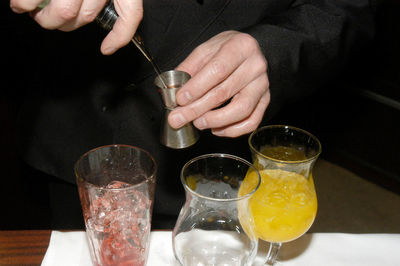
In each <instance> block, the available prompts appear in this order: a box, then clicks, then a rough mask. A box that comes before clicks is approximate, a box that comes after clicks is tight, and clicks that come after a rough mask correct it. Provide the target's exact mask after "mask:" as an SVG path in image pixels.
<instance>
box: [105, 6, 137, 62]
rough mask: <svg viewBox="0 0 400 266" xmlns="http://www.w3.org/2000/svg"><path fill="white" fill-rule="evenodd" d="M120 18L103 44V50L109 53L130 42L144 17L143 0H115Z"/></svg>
mask: <svg viewBox="0 0 400 266" xmlns="http://www.w3.org/2000/svg"><path fill="white" fill-rule="evenodd" d="M114 6H115V10H116V11H117V13H118V16H119V17H118V19H117V21H116V22H115V24H114V27H113V29H112V30H111V31H110V32H109V34H108V35H107V36H106V38H105V39H104V41H103V43H102V44H101V48H100V50H101V52H102V53H103V54H106V55H109V54H112V53H114V52H115V51H116V50H118V49H119V48H121V47H123V46H125V45H126V44H128V43H129V42H130V41H131V40H132V38H133V36H134V34H135V32H136V30H137V28H138V26H139V23H140V21H141V20H142V18H143V3H142V0H115V1H114Z"/></svg>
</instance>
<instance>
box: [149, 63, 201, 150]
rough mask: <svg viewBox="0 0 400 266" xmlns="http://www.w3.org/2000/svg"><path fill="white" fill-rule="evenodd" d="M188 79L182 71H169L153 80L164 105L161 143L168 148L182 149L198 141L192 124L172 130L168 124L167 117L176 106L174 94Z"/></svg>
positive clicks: (187, 75) (197, 135) (197, 134)
mask: <svg viewBox="0 0 400 266" xmlns="http://www.w3.org/2000/svg"><path fill="white" fill-rule="evenodd" d="M189 79H190V75H189V74H188V73H186V72H183V71H177V70H170V71H166V72H163V73H161V75H159V76H157V77H156V79H155V80H154V83H155V85H156V86H157V87H158V88H159V89H160V91H161V96H162V99H163V101H164V105H165V114H164V121H163V123H162V125H161V136H160V140H161V143H162V144H163V145H165V146H167V147H169V148H173V149H183V148H187V147H189V146H192V145H193V144H195V143H196V142H197V140H198V139H199V133H198V131H197V130H196V129H195V128H194V126H193V125H192V123H188V124H186V125H184V126H183V127H181V128H179V129H174V128H172V127H170V125H169V124H168V115H169V113H170V112H171V111H172V110H174V108H175V107H176V106H177V104H176V98H175V96H176V92H177V91H178V90H179V88H181V87H182V86H183V84H185V82H186V81H188V80H189ZM164 84H166V85H167V87H165V85H164Z"/></svg>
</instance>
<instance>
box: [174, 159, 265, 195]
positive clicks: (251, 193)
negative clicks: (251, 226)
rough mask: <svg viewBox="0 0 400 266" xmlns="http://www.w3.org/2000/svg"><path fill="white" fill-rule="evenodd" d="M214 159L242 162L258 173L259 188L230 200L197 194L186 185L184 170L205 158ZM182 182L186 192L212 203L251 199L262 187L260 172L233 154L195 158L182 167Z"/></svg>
mask: <svg viewBox="0 0 400 266" xmlns="http://www.w3.org/2000/svg"><path fill="white" fill-rule="evenodd" d="M212 157H214V158H215V157H218V158H229V159H234V160H236V161H240V162H242V163H244V164H246V165H248V166H249V168H252V170H254V171H255V172H256V173H257V176H258V183H257V186H256V187H255V188H254V189H253V190H252V191H250V192H248V193H246V194H245V195H243V196H240V197H239V196H236V197H234V198H229V199H217V198H212V197H208V196H205V195H202V194H200V193H197V192H196V191H194V190H192V189H191V188H190V187H189V186H188V185H187V184H186V182H185V177H184V176H183V172H184V170H185V169H186V168H187V167H188V166H189V165H190V164H192V163H194V162H196V161H199V160H202V159H205V158H212ZM181 182H182V184H183V187H184V188H185V190H187V191H189V192H190V193H192V194H194V195H196V196H197V197H199V198H203V199H206V200H210V201H219V202H231V201H239V200H242V199H245V198H249V197H251V196H252V195H253V194H254V193H255V192H256V191H257V189H258V188H259V187H260V185H261V175H260V172H259V171H258V169H257V168H256V167H255V166H254V165H253V164H252V163H251V162H249V161H247V160H245V159H243V158H241V157H239V156H236V155H232V154H227V153H208V154H203V155H200V156H197V157H195V158H193V159H191V160H189V161H188V162H187V163H185V165H184V166H183V167H182V170H181Z"/></svg>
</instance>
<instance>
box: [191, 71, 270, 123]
mask: <svg viewBox="0 0 400 266" xmlns="http://www.w3.org/2000/svg"><path fill="white" fill-rule="evenodd" d="M267 89H268V78H267V77H266V75H261V76H260V77H258V78H257V79H255V80H254V81H252V82H251V83H250V84H248V85H247V86H246V87H245V88H244V89H242V90H240V92H239V93H238V94H236V95H235V96H234V97H233V98H232V100H231V102H230V103H229V104H227V105H226V106H224V107H222V108H219V109H215V110H212V111H209V112H207V113H205V114H204V115H202V116H201V117H199V118H197V119H196V120H194V121H193V124H194V125H195V126H196V127H197V128H199V129H206V128H222V127H226V126H229V125H232V124H235V123H237V122H239V121H242V120H243V119H245V118H247V117H248V116H250V115H251V113H253V111H254V110H255V109H256V106H257V105H258V104H259V101H260V99H261V97H263V95H264V94H265V93H266V91H267Z"/></svg>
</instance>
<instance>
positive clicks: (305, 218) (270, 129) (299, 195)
mask: <svg viewBox="0 0 400 266" xmlns="http://www.w3.org/2000/svg"><path fill="white" fill-rule="evenodd" d="M249 145H250V150H251V152H252V157H253V162H254V165H255V166H256V167H257V169H259V172H260V175H261V185H260V187H259V189H258V190H257V191H256V193H255V194H254V195H253V197H252V198H251V200H250V202H249V206H250V210H251V211H252V213H253V216H254V224H255V232H256V234H257V236H258V237H259V239H262V240H264V241H268V242H270V243H271V245H270V250H269V252H268V256H267V260H266V264H267V265H273V264H274V263H275V261H276V258H277V255H278V252H279V249H280V247H281V245H282V243H284V242H289V241H292V240H294V239H296V238H298V237H300V236H302V235H303V234H304V233H305V232H307V231H308V229H309V228H310V227H311V225H312V223H313V222H314V219H315V216H316V213H317V196H316V192H315V188H314V181H313V177H312V168H313V166H314V163H315V161H316V160H317V158H318V156H319V154H320V153H321V144H320V142H319V141H318V139H317V138H316V137H314V136H313V135H311V134H310V133H308V132H306V131H304V130H301V129H298V128H295V127H290V126H281V125H275V126H266V127H262V128H259V129H257V130H256V131H254V132H253V133H252V134H251V135H250V137H249ZM254 177H255V176H254V175H251V174H249V175H247V177H246V178H245V180H244V182H243V183H242V185H241V188H240V193H246V192H247V190H248V189H247V184H249V187H250V184H252V183H254V180H252V179H253V178H254Z"/></svg>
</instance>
